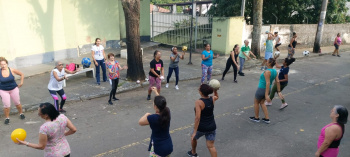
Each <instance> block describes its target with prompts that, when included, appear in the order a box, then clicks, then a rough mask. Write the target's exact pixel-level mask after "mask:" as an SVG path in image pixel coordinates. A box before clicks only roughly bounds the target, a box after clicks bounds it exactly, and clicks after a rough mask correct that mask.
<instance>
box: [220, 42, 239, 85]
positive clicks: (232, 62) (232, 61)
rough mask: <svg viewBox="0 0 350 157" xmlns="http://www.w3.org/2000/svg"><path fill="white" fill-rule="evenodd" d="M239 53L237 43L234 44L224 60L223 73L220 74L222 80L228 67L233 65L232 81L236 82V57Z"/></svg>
mask: <svg viewBox="0 0 350 157" xmlns="http://www.w3.org/2000/svg"><path fill="white" fill-rule="evenodd" d="M238 54H239V45H238V44H236V45H235V47H234V48H233V51H231V53H230V57H229V58H228V59H227V62H226V68H225V71H224V73H223V74H222V79H221V80H224V78H225V75H226V73H227V72H228V70H230V67H231V66H232V67H233V76H234V80H233V82H234V83H237V79H236V78H237V69H238V68H239V66H238V63H237V57H238ZM232 57H234V59H232Z"/></svg>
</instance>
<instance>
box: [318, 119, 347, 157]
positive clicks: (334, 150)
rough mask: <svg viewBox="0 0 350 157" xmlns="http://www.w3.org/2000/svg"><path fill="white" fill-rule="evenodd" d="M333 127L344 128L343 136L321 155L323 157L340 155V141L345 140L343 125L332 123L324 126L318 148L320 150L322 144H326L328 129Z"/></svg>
mask: <svg viewBox="0 0 350 157" xmlns="http://www.w3.org/2000/svg"><path fill="white" fill-rule="evenodd" d="M332 125H338V126H340V128H342V136H341V137H340V138H339V139H335V140H334V141H333V142H332V143H331V144H330V145H329V147H328V148H327V149H326V150H325V151H324V152H323V153H321V155H322V156H325V157H326V156H327V157H337V156H338V153H339V148H338V147H339V145H340V141H341V139H342V138H343V135H344V127H342V126H341V125H339V124H338V123H331V124H328V125H326V126H324V127H323V128H322V130H321V133H320V136H319V137H318V142H317V148H320V147H321V145H322V143H323V142H324V139H325V137H326V129H327V128H328V127H330V126H332Z"/></svg>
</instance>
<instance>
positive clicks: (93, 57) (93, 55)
mask: <svg viewBox="0 0 350 157" xmlns="http://www.w3.org/2000/svg"><path fill="white" fill-rule="evenodd" d="M91 54H92V60H94V62H95V64H96V63H97V62H96V59H95V51H92V50H91Z"/></svg>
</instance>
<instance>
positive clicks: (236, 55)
mask: <svg viewBox="0 0 350 157" xmlns="http://www.w3.org/2000/svg"><path fill="white" fill-rule="evenodd" d="M233 53H234V55H235V61H236V62H237V57H238V54H236V53H235V52H233ZM227 60H231V61H232V55H231V54H230V57H229V58H228V59H227Z"/></svg>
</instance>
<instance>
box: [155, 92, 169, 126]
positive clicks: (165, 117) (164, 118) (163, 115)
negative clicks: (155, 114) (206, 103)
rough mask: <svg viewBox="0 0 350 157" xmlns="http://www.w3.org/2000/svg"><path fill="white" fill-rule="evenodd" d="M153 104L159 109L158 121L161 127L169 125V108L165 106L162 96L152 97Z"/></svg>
mask: <svg viewBox="0 0 350 157" xmlns="http://www.w3.org/2000/svg"><path fill="white" fill-rule="evenodd" d="M154 105H156V106H157V108H158V109H159V114H160V118H159V123H160V125H161V126H162V127H163V128H166V127H169V124H170V110H169V108H168V107H167V106H166V99H165V97H163V96H156V97H155V98H154Z"/></svg>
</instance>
